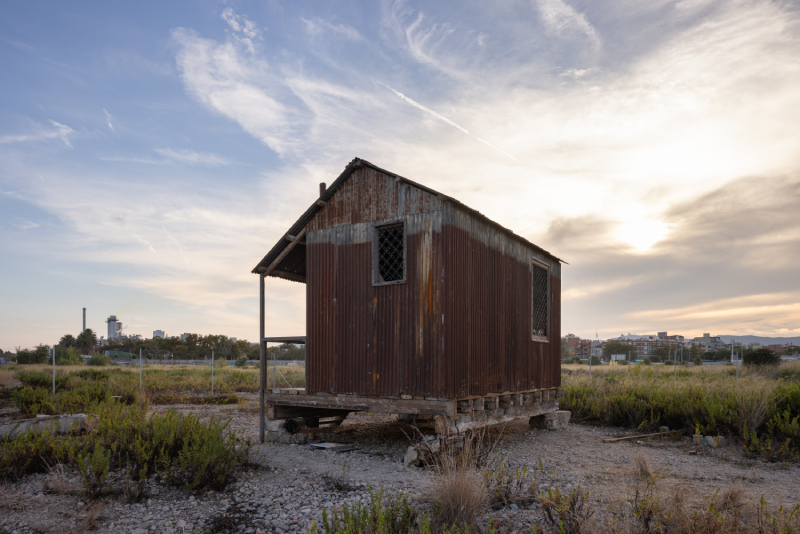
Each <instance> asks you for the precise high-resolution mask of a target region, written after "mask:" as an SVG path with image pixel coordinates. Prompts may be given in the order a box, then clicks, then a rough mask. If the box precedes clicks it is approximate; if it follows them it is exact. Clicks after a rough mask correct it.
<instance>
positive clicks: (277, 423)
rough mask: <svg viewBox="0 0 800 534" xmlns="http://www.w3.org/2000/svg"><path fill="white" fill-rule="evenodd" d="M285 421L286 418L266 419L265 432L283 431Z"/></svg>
mask: <svg viewBox="0 0 800 534" xmlns="http://www.w3.org/2000/svg"><path fill="white" fill-rule="evenodd" d="M285 422H286V419H272V420H270V421H267V427H266V428H267V432H279V431H283V424H284V423H285Z"/></svg>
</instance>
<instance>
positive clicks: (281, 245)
mask: <svg viewBox="0 0 800 534" xmlns="http://www.w3.org/2000/svg"><path fill="white" fill-rule="evenodd" d="M362 167H369V168H371V169H373V170H375V171H378V172H381V173H383V174H385V175H387V176H389V177H392V178H399V179H400V180H401V181H402V182H403V184H408V185H411V186H413V187H416V188H417V189H421V190H422V191H425V192H427V193H430V194H431V195H435V196H437V197H438V198H439V200H441V201H443V202H451V203H453V204H455V205H457V206H459V207H460V208H461V209H463V210H465V211H467V212H469V213H470V214H472V215H473V216H475V217H477V218H479V219H482V220H483V221H484V222H487V223H489V224H491V225H492V226H494V227H496V228H498V229H499V230H502V231H503V232H505V233H507V234H508V235H510V236H513V237H514V238H515V239H518V240H520V241H523V242H524V243H526V244H527V245H530V246H531V247H533V248H535V249H536V250H539V251H541V252H543V253H545V254H547V255H548V256H550V257H552V258H554V259H555V260H558V261H559V262H561V263H566V262H565V261H564V260H562V259H560V258H558V257H556V256H554V255H553V254H551V253H549V252H547V251H546V250H544V249H543V248H541V247H539V246H537V245H534V244H533V243H531V242H530V241H528V240H527V239H525V238H524V237H522V236H519V235H517V234H515V233H514V232H512V231H511V230H509V229H508V228H505V227H504V226H502V225H500V224H498V223H496V222H494V221H493V220H491V219H489V218H488V217H486V216H485V215H483V214H482V213H481V212H479V211H477V210H474V209H472V208H470V207H469V206H466V205H465V204H462V203H461V202H459V201H458V200H456V199H454V198H452V197H449V196H447V195H444V194H442V193H439V192H438V191H434V190H433V189H431V188H430V187H425V186H424V185H422V184H418V183H416V182H414V181H412V180H409V179H408V178H404V177H402V176H400V175H398V174H395V173H393V172H390V171H387V170H385V169H381V168H380V167H378V166H377V165H373V164H372V163H370V162H368V161H366V160H363V159H361V158H354V159H353V161H351V162H350V163H348V164H347V167H345V169H344V171H342V174H340V175H339V177H338V178H336V180H335V181H334V182H333V183H332V184H331V185H330V187H328V189H326V190H325V193H323V195H322V196H321V197H319V199H317V200H315V201H314V203H313V204H312V205H311V207H309V208H308V209H307V210H306V211H305V213H303V215H301V216H300V218H299V219H297V222H295V223H294V224H293V225H292V226H291V228H289V231H288V232H286V234H285V235H284V236H283V237H282V238H281V239H280V240H279V241H278V242H277V243H275V246H274V247H272V249H271V250H270V251H269V252H268V253H267V255H266V256H264V259H262V260H261V261H260V262H259V263H258V265H256V266H255V268H254V269H253V271H252V272H253V273H256V274H260V273H262V272H265V271H267V268H268V267H269V266H270V265H272V264H273V263H274V262H275V260H276V259H278V258H279V257H281V256H282V255H283V257H282V259H281V262H280V264H281V266H282V267H285V270H283V271H282V272H281V274H278V275H275V276H279V277H281V278H286V279H288V280H295V281H305V280H304V279H305V265H303V266H302V275H300V274H298V273H296V272H294V271H295V270H296V269H297V268H299V267H300V266H299V265H295V264H298V263H299V261H300V260H301V256H302V261H303V264H305V250H303V252H302V254H301V253H299V251H294V250H293V251H290V252H289V253H288V254H284V251H285V250H286V248H287V247H289V246H292V247H293V249H294V248H296V245H297V244H298V243H294V241H295V240H299V239H300V236H302V235H303V234H304V229H305V227H306V225H307V224H308V223H309V222H310V221H311V219H313V218H314V215H316V214H317V212H318V211H319V210H321V209H322V207H323V206H324V205H325V204H324V203H325V202H328V201H329V200H330V199H331V198H333V196H334V195H335V194H336V191H338V190H339V188H340V187H342V185H344V183H345V182H346V181H347V180H348V179H349V178H350V176H351V175H352V174H353V173H354V172H355V171H356V170H358V169H360V168H362ZM319 200H322V201H323V202H322V203H320V202H318V201H319ZM303 248H305V247H303ZM274 268H275V267H274V266H273V269H274ZM301 278H302V280H301Z"/></svg>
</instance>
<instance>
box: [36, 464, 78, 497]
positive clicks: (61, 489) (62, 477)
mask: <svg viewBox="0 0 800 534" xmlns="http://www.w3.org/2000/svg"><path fill="white" fill-rule="evenodd" d="M42 489H43V490H45V491H52V492H54V493H58V494H60V495H78V494H79V493H80V492H81V491H82V489H83V487H82V486H81V485H80V484H76V483H75V482H72V480H70V477H69V475H68V474H67V471H66V469H65V468H64V465H63V464H57V465H55V466H50V467H49V468H48V473H47V477H46V478H45V479H44V481H43V482H42Z"/></svg>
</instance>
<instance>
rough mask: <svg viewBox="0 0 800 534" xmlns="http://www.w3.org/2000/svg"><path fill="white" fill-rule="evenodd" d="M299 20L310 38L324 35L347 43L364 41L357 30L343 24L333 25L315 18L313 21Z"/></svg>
mask: <svg viewBox="0 0 800 534" xmlns="http://www.w3.org/2000/svg"><path fill="white" fill-rule="evenodd" d="M301 20H302V21H303V23H304V24H305V25H306V31H307V32H308V34H309V35H311V36H314V37H317V36H320V35H324V34H329V35H330V34H333V35H337V36H340V37H343V38H345V39H347V40H349V41H364V37H363V36H362V35H361V34H360V33H358V30H356V29H355V28H352V27H350V26H347V25H345V24H333V23H331V22H328V21H327V20H322V19H320V18H315V19H313V20H311V19H306V18H303V19H301Z"/></svg>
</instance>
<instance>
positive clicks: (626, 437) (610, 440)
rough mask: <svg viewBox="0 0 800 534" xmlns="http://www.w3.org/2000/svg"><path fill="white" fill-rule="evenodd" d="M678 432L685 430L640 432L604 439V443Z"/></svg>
mask: <svg viewBox="0 0 800 534" xmlns="http://www.w3.org/2000/svg"><path fill="white" fill-rule="evenodd" d="M676 432H683V430H670V431H669V432H656V433H655V434H638V435H636V436H624V437H621V438H608V439H604V440H603V443H614V442H616V441H625V440H628V439H638V438H652V437H655V436H666V435H667V434H674V433H676Z"/></svg>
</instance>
